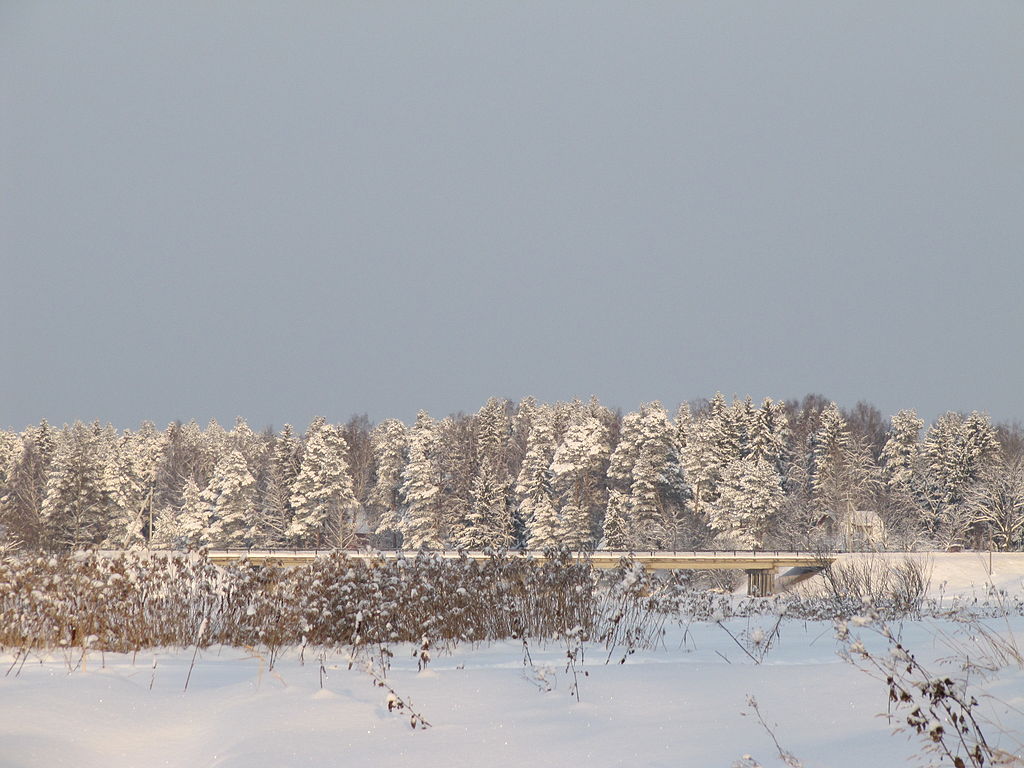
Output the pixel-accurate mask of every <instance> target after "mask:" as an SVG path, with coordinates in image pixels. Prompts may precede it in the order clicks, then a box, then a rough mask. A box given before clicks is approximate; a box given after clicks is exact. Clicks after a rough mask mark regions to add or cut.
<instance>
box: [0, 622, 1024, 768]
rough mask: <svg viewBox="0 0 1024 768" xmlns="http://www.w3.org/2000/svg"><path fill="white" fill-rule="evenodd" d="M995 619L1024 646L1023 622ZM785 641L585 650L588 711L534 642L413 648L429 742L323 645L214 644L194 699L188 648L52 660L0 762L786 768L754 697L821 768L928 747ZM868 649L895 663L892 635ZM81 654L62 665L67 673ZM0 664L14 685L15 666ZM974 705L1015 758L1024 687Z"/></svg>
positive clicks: (922, 627) (813, 654) (9, 703)
mask: <svg viewBox="0 0 1024 768" xmlns="http://www.w3.org/2000/svg"><path fill="white" fill-rule="evenodd" d="M988 623H989V624H990V625H992V624H995V625H996V626H1001V627H1002V628H1003V630H1004V632H1005V631H1011V632H1013V633H1014V634H1015V635H1016V636H1024V620H1022V619H1021V618H1020V617H1015V618H1013V619H1011V620H1008V621H1004V622H1001V623H1000V622H999V621H996V622H992V621H990V622H988ZM724 624H725V628H726V629H728V630H729V632H731V633H732V635H734V636H735V637H737V638H738V639H740V640H741V642H743V641H744V637H750V636H752V635H755V634H757V630H758V629H760V630H761V632H762V633H764V634H765V635H768V634H769V633H770V630H771V627H772V625H773V624H774V618H773V617H761V618H758V619H750V620H747V619H731V620H728V621H727V622H725V623H724ZM780 630H781V634H780V636H779V638H778V639H777V640H776V642H775V645H774V646H773V647H772V648H770V649H769V650H768V651H767V653H766V654H765V655H764V659H763V661H762V663H760V664H756V663H754V662H753V661H752V660H751V659H750V658H748V657H747V656H746V654H745V653H744V652H743V651H742V650H741V649H740V648H739V647H738V646H737V645H736V643H735V642H734V640H733V639H732V637H730V635H729V633H727V632H726V631H725V629H723V628H722V627H721V626H718V625H716V624H715V623H707V622H705V623H699V624H691V625H690V626H689V627H686V628H682V627H675V628H673V629H672V631H671V632H670V633H669V634H668V635H667V636H666V639H665V643H664V645H663V647H661V648H659V649H656V650H650V651H638V652H637V653H635V654H633V655H632V656H630V657H629V658H628V659H627V661H626V662H625V663H624V664H619V663H617V661H618V658H621V654H620V655H619V656H617V657H613V659H612V661H611V663H609V664H607V665H606V664H605V663H604V660H605V657H606V655H607V654H606V652H605V651H604V650H603V649H602V648H600V647H597V646H585V659H584V662H583V664H582V665H581V670H582V671H579V694H580V701H577V700H576V699H575V697H574V696H572V695H571V694H570V688H571V685H572V675H571V673H567V672H566V648H565V646H563V645H559V644H548V645H547V646H545V647H540V646H536V645H531V646H530V649H529V650H530V656H531V657H532V662H533V663H532V665H529V664H525V665H524V662H523V648H522V645H521V643H517V642H513V641H509V642H502V643H496V644H493V645H489V646H482V647H471V646H469V645H460V646H459V647H457V648H455V649H453V650H452V651H451V652H450V653H448V652H445V651H444V650H443V649H437V650H435V653H434V661H432V662H431V663H430V664H429V665H428V666H427V668H426V669H425V670H423V671H418V670H417V663H416V661H415V659H414V658H413V652H414V650H415V648H414V646H410V645H404V646H401V647H398V648H396V657H395V660H394V662H393V666H392V669H391V671H390V672H389V674H388V682H389V684H390V685H391V686H392V687H393V688H394V689H395V690H396V691H397V692H398V694H399V695H400V696H401V697H402V698H403V699H404V700H406V701H407V702H410V703H411V706H412V708H413V709H414V710H415V711H417V712H419V713H420V714H421V715H422V716H423V717H424V718H426V719H427V720H428V721H429V722H430V723H431V724H432V727H431V728H429V729H427V730H413V729H412V728H410V726H409V720H408V717H407V716H405V715H404V714H402V713H397V712H389V711H388V709H387V693H386V692H385V691H384V690H383V689H381V688H378V687H376V686H375V685H374V684H373V681H372V679H371V678H370V677H369V676H368V675H367V674H366V673H365V672H363V671H361V670H360V668H359V666H358V665H356V666H355V667H354V668H353V669H351V670H350V669H348V658H347V655H346V654H345V652H328V653H327V655H326V659H325V662H326V663H325V667H326V675H325V677H324V679H323V688H321V670H320V663H319V659H318V658H317V655H316V653H315V652H314V651H313V650H312V649H309V648H307V649H306V650H305V652H304V656H305V663H302V662H301V661H300V659H299V653H298V651H296V650H293V651H290V652H289V653H287V654H286V655H285V656H284V657H282V658H281V659H280V660H279V662H278V664H277V665H276V668H275V669H274V671H273V672H268V671H267V669H266V663H265V659H261V658H259V657H258V656H256V655H253V654H252V653H249V652H247V651H246V650H244V649H235V648H225V647H214V648H209V649H206V650H204V651H201V652H200V654H199V656H198V658H197V660H196V665H195V668H194V669H193V671H192V675H191V679H190V682H189V687H188V690H187V691H184V690H183V688H184V684H185V679H186V677H187V675H188V670H189V666H190V663H191V660H192V651H191V650H190V649H182V650H170V649H159V650H155V651H152V652H147V653H140V654H138V655H137V656H136V657H135V658H134V660H133V658H132V656H131V655H122V654H106V655H105V657H104V656H101V654H99V653H96V652H92V653H89V654H88V655H87V656H86V657H85V660H84V664H83V665H82V666H81V667H79V668H78V669H76V670H75V671H73V672H71V673H69V663H68V659H66V658H65V657H64V656H63V655H61V654H52V655H50V656H48V657H46V658H45V659H42V660H40V659H38V658H32V659H30V660H29V661H28V662H27V663H26V664H25V665H24V667H22V668H21V669H20V672H19V671H18V670H17V669H16V670H15V671H14V672H12V673H11V674H10V675H9V676H8V677H6V678H3V679H2V681H0V744H3V745H4V748H3V751H2V753H0V766H4V768H14V767H16V766H17V767H19V768H21V767H27V766H53V765H64V764H66V765H75V766H81V767H82V768H91V766H97V768H99V767H100V766H102V767H103V768H119V767H120V766H124V767H125V768H127V767H128V766H140V765H154V766H156V765H159V766H211V767H212V766H219V767H224V766H239V767H241V766H247V767H249V768H253V767H256V768H260V767H262V766H267V767H268V768H269V767H270V766H291V765H295V766H299V765H303V766H336V765H383V764H394V763H396V762H397V764H400V765H404V764H415V765H418V766H467V767H468V766H477V765H479V764H480V761H481V759H483V758H486V762H487V763H488V764H490V765H496V766H513V765H525V764H532V763H544V764H551V765H568V764H573V763H579V762H581V761H585V762H586V764H588V765H596V766H624V765H638V766H679V765H692V766H728V765H731V764H732V763H733V762H734V761H736V760H737V759H739V758H740V757H741V756H742V755H744V754H752V755H754V756H755V757H757V758H758V759H759V760H760V761H761V762H762V763H764V764H765V765H766V766H768V765H776V764H780V763H778V762H777V761H775V760H774V758H775V749H774V746H773V745H772V742H771V739H770V737H769V736H768V734H767V733H766V732H765V731H764V729H763V728H762V727H761V726H760V725H759V724H758V723H757V721H756V718H754V717H753V716H752V713H751V712H750V711H749V710H748V708H747V706H746V700H747V696H754V697H756V699H757V701H758V702H759V706H760V710H761V712H762V713H763V715H764V716H765V718H766V719H767V721H768V722H769V723H770V724H777V725H773V729H774V730H775V733H776V736H777V737H778V738H779V741H780V743H782V744H783V746H784V747H785V748H786V749H788V750H790V751H792V752H793V753H795V754H796V755H797V756H799V757H800V759H801V760H803V761H804V764H805V765H807V766H834V767H836V768H842V767H846V766H850V767H852V766H866V765H878V766H884V765H900V764H903V763H904V761H905V760H906V759H907V758H909V757H911V756H912V755H914V754H916V753H917V752H918V751H919V743H918V741H917V740H916V737H911V736H905V735H896V736H893V735H891V730H892V726H891V725H890V724H889V723H888V722H887V721H886V719H885V718H882V717H877V715H879V714H881V713H884V712H885V711H886V706H887V701H886V699H887V690H886V688H885V685H884V684H883V683H881V682H879V681H877V680H874V679H872V678H871V677H869V676H868V675H867V674H865V673H864V672H863V671H860V670H859V669H857V668H855V667H854V666H852V665H851V664H849V663H847V662H844V661H843V660H841V659H840V658H839V657H838V656H837V655H836V648H837V643H836V640H835V637H834V634H835V632H834V627H833V625H832V624H831V623H830V622H803V621H797V620H784V621H783V622H782V623H781V625H780ZM901 630H902V633H903V638H904V640H905V642H906V644H907V646H908V647H910V648H911V649H913V650H915V651H916V652H917V653H918V654H919V658H921V659H922V660H927V662H926V663H927V664H929V665H934V666H935V668H936V670H938V669H939V668H940V667H941V665H940V663H939V661H938V660H939V659H941V658H943V657H948V656H949V655H950V654H951V650H950V648H949V647H948V646H947V645H946V644H945V643H944V642H942V640H941V637H942V636H943V635H950V636H957V637H961V638H963V637H964V634H963V626H962V625H959V624H958V623H957V622H955V621H950V620H944V621H920V622H908V623H905V624H903V625H902V627H901ZM868 641H869V643H872V644H873V645H875V646H879V647H878V650H884V648H882V647H881V646H883V645H884V644H882V643H880V641H879V638H877V637H874V638H873V637H871V636H869V638H868ZM966 642H968V643H969V642H970V640H969V638H967V639H966ZM979 651H980V647H979ZM79 655H80V654H79V653H78V652H75V653H73V654H71V655H70V656H69V657H68V658H69V659H70V665H71V666H75V665H76V664H78V661H79ZM755 655H758V654H757V653H756V649H755ZM5 659H6V661H7V664H5V671H6V667H7V666H8V665H9V664H10V661H11V660H12V659H13V656H12V655H11V654H7V655H6V656H5ZM154 659H155V660H156V666H155V668H154V666H153V661H154ZM942 668H945V667H942ZM584 671H585V673H586V675H585V676H584ZM949 671H950V673H951V674H952V673H956V672H957V669H956V668H955V666H950V668H949ZM16 673H17V674H16ZM975 678H976V680H977V681H978V682H981V680H980V678H979V677H978V676H977V675H975ZM151 685H152V688H150V686H151ZM545 687H550V688H551V690H543V688H545ZM980 690H984V691H985V692H987V693H991V694H992V695H994V696H996V697H998V698H1000V699H1002V700H1003V701H1004V702H1005V705H1003V704H997V703H995V702H994V701H991V700H984V706H985V707H986V711H987V712H989V713H990V715H991V716H992V717H993V718H995V719H997V720H998V722H999V723H1000V727H1001V728H1002V730H1003V731H1005V732H1006V734H1009V736H1005V735H1004V736H1002V737H999V734H998V733H995V732H993V733H991V734H988V735H989V736H990V737H992V736H996V737H999V738H1001V739H1002V743H1003V744H1004V746H1008V747H1011V748H1012V744H1011V743H1010V742H1012V735H1013V734H1020V733H1024V715H1022V714H1021V710H1024V673H1022V672H1021V670H1020V669H1017V668H1014V669H1006V670H1001V671H1000V672H999V674H998V675H995V676H993V677H992V678H991V679H989V680H988V681H987V682H984V683H983V684H982V686H981V688H980ZM1014 707H1015V708H1016V709H1014Z"/></svg>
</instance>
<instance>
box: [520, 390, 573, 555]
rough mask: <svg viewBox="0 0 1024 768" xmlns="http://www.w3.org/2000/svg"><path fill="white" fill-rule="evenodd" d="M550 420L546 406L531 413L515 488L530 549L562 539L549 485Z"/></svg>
mask: <svg viewBox="0 0 1024 768" xmlns="http://www.w3.org/2000/svg"><path fill="white" fill-rule="evenodd" d="M552 420H553V414H552V412H551V409H550V408H548V407H546V406H545V407H542V408H539V409H538V410H537V411H536V412H535V413H534V415H533V426H532V428H531V429H530V436H529V440H528V441H527V447H526V455H525V457H524V458H523V465H522V468H521V469H520V471H519V478H518V481H517V482H516V488H515V493H516V499H517V501H518V505H519V507H518V508H519V515H520V518H521V519H522V520H523V522H524V525H525V527H526V543H527V546H529V547H530V548H531V549H547V548H549V547H557V546H559V545H560V544H561V542H562V541H563V539H564V538H565V531H564V528H563V525H562V521H561V518H560V517H559V515H558V510H557V508H556V506H555V500H554V490H553V489H552V486H551V461H552V459H553V458H554V455H555V436H554V432H553V429H552Z"/></svg>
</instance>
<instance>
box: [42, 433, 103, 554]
mask: <svg viewBox="0 0 1024 768" xmlns="http://www.w3.org/2000/svg"><path fill="white" fill-rule="evenodd" d="M101 447H102V440H101V437H100V434H99V433H98V431H97V430H95V429H93V427H91V426H87V425H85V424H82V423H81V422H75V424H74V425H72V426H71V427H65V428H64V429H63V430H61V432H60V434H59V435H58V437H57V439H56V440H55V448H54V453H53V460H52V461H51V462H50V468H49V472H48V473H47V477H46V491H45V496H44V499H43V506H42V522H43V526H44V530H45V532H46V534H45V535H46V538H47V540H48V542H49V545H50V546H51V547H54V548H58V549H76V548H80V547H88V546H98V545H99V544H100V543H102V542H103V540H104V539H105V538H106V535H107V528H108V525H109V519H108V517H107V514H106V498H105V495H104V493H103V458H104V457H103V456H102V452H101Z"/></svg>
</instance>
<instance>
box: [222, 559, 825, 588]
mask: <svg viewBox="0 0 1024 768" xmlns="http://www.w3.org/2000/svg"><path fill="white" fill-rule="evenodd" d="M332 552H341V553H342V554H344V555H345V556H346V557H349V558H352V559H356V560H365V561H373V560H381V559H383V560H396V559H398V558H399V557H406V558H413V557H415V556H416V554H417V553H416V552H415V551H406V552H401V551H395V550H383V551H372V550H319V551H317V550H287V549H280V550H275V549H261V550H255V549H254V550H245V549H221V550H210V551H209V552H208V553H207V557H208V558H209V560H210V562H212V563H215V564H217V565H227V564H229V563H234V562H238V561H241V560H245V561H247V562H249V563H253V564H254V565H279V566H287V567H298V566H303V565H308V564H309V563H311V562H313V561H314V560H316V559H317V558H318V557H325V556H327V555H330V554H331V553H332ZM430 554H432V555H440V556H441V557H445V558H450V559H452V560H457V559H459V558H460V557H462V556H463V555H465V556H466V557H468V558H469V559H470V560H477V561H486V560H489V559H490V558H491V555H489V554H485V553H484V552H465V553H462V552H457V551H450V550H437V551H431V552H430ZM510 556H512V557H522V558H524V559H530V560H532V561H534V562H536V563H544V562H546V559H547V558H546V557H545V556H544V553H543V552H541V551H535V550H518V551H515V552H510ZM623 557H630V558H632V559H633V560H634V561H635V562H636V563H638V564H640V565H642V566H643V567H644V568H645V569H647V570H649V571H700V570H732V571H744V572H745V573H746V574H747V594H749V595H756V596H762V597H763V596H766V595H771V594H773V593H774V591H775V586H776V576H777V575H778V573H779V570H780V569H782V568H788V569H790V570H789V572H788V573H787V574H785V575H786V576H787V577H789V581H790V583H793V582H795V581H799V580H802V579H804V578H808V577H809V576H812V575H814V574H816V573H819V572H820V571H822V570H824V569H825V568H827V567H828V566H829V565H831V564H832V562H833V561H834V560H835V557H832V556H826V555H822V554H821V553H818V552H772V551H764V550H724V551H723V550H714V551H696V552H671V551H667V552H619V551H614V550H605V549H602V550H597V551H594V552H580V553H576V554H574V555H573V558H574V559H575V560H577V561H579V562H581V563H588V564H589V565H591V566H592V567H594V568H602V569H610V568H615V567H617V566H618V565H619V564H620V563H621V561H622V558H623Z"/></svg>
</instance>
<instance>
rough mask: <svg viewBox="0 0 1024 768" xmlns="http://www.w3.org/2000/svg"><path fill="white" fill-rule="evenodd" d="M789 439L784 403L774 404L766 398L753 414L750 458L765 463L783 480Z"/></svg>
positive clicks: (786, 465)
mask: <svg viewBox="0 0 1024 768" xmlns="http://www.w3.org/2000/svg"><path fill="white" fill-rule="evenodd" d="M789 438H790V431H789V418H788V417H787V416H786V406H785V403H781V402H779V403H776V402H773V401H772V399H771V398H770V397H766V398H765V399H764V401H763V402H762V403H761V407H760V408H758V409H757V412H756V413H755V414H754V418H753V423H752V426H751V435H750V458H753V459H762V460H764V461H767V462H768V463H769V464H771V465H772V466H773V467H774V468H775V472H776V474H778V476H779V477H781V478H785V477H786V474H787V470H788V465H789V447H788V445H789Z"/></svg>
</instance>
